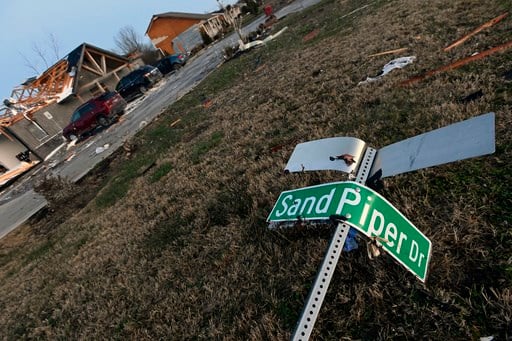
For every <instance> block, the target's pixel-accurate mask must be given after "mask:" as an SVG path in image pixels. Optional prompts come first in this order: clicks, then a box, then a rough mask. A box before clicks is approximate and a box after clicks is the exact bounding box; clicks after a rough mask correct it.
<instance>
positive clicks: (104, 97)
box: [98, 92, 116, 101]
mask: <svg viewBox="0 0 512 341" xmlns="http://www.w3.org/2000/svg"><path fill="white" fill-rule="evenodd" d="M115 95H116V93H115V92H105V93H103V94H101V95H99V96H98V99H99V100H101V101H104V100H107V99H110V98H112V97H114V96H115Z"/></svg>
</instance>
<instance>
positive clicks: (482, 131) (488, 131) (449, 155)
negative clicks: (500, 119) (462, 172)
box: [371, 112, 495, 178]
mask: <svg viewBox="0 0 512 341" xmlns="http://www.w3.org/2000/svg"><path fill="white" fill-rule="evenodd" d="M494 135H495V133H494V113H493V112H490V113H487V114H485V115H481V116H477V117H475V118H471V119H469V120H466V121H462V122H458V123H454V124H451V125H449V126H446V127H443V128H439V129H436V130H433V131H430V132H428V133H425V134H421V135H418V136H415V137H411V138H409V139H406V140H403V141H400V142H397V143H394V144H391V145H389V146H386V147H384V148H382V149H380V150H379V151H378V152H377V157H376V159H375V163H374V164H373V167H372V171H371V174H372V175H373V174H374V173H375V172H377V171H378V170H379V169H382V177H383V178H384V177H387V176H392V175H397V174H402V173H406V172H410V171H414V170H417V169H421V168H427V167H432V166H437V165H442V164H445V163H448V162H454V161H459V160H463V159H467V158H471V157H477V156H481V155H486V154H492V153H494V151H495V144H494V138H495V137H494Z"/></svg>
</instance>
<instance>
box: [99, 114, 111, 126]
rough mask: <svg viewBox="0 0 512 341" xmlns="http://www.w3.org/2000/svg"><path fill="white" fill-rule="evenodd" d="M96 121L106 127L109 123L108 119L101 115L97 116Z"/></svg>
mask: <svg viewBox="0 0 512 341" xmlns="http://www.w3.org/2000/svg"><path fill="white" fill-rule="evenodd" d="M96 121H98V124H99V125H100V126H102V127H108V125H109V124H110V121H109V120H108V119H107V118H106V117H105V116H103V115H100V116H98V118H97V119H96Z"/></svg>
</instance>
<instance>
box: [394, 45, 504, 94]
mask: <svg viewBox="0 0 512 341" xmlns="http://www.w3.org/2000/svg"><path fill="white" fill-rule="evenodd" d="M511 47H512V41H509V42H507V43H505V44H501V45H498V46H496V47H493V48H491V49H488V50H485V51H483V52H480V53H476V54H474V55H472V56H469V57H466V58H463V59H460V60H458V61H456V62H454V63H451V64H448V65H445V66H442V67H440V68H437V69H434V70H430V71H428V72H426V73H424V74H423V75H420V76H416V77H412V78H409V79H406V80H405V81H402V82H400V83H399V84H400V85H401V86H405V85H409V84H412V83H416V82H419V81H421V80H423V79H425V78H427V77H430V76H432V75H435V74H436V73H440V72H444V71H449V70H453V69H457V68H459V67H461V66H464V65H466V64H468V63H470V62H473V61H475V60H479V59H482V58H485V57H487V56H489V55H491V54H493V53H496V52H499V51H503V50H506V49H509V48H511Z"/></svg>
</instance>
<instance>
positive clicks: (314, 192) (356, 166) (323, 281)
mask: <svg viewBox="0 0 512 341" xmlns="http://www.w3.org/2000/svg"><path fill="white" fill-rule="evenodd" d="M494 134H495V132H494V113H492V112H491V113H487V114H484V115H481V116H477V117H474V118H471V119H468V120H466V121H462V122H458V123H455V124H452V125H449V126H446V127H443V128H439V129H436V130H433V131H430V132H428V133H424V134H421V135H418V136H415V137H411V138H409V139H406V140H403V141H400V142H397V143H394V144H391V145H389V146H386V147H383V148H381V149H380V150H376V149H373V148H371V147H369V146H367V145H366V143H365V142H364V141H362V140H359V139H357V138H353V137H334V138H328V139H322V140H316V141H310V142H305V143H301V144H299V145H297V146H296V147H295V149H294V151H293V153H292V155H291V156H290V159H289V160H288V163H287V165H286V167H285V171H287V172H305V171H319V170H336V171H340V172H344V173H348V174H350V175H351V176H354V174H355V182H352V181H347V182H335V183H330V184H323V185H318V186H312V187H306V188H301V189H296V190H291V191H286V192H283V193H282V194H281V195H280V196H279V198H278V200H277V202H276V204H275V206H274V208H273V210H272V212H271V213H270V215H269V217H268V221H269V222H271V225H270V226H274V224H275V223H279V222H285V221H296V220H297V219H304V220H323V219H329V218H330V217H331V215H336V216H343V218H344V219H346V221H338V224H337V227H336V230H335V231H334V234H333V237H332V239H331V242H330V243H329V247H328V249H327V252H326V255H325V257H324V260H323V261H322V264H321V266H320V269H319V271H318V274H317V277H316V279H315V283H314V285H313V288H312V289H311V291H310V293H309V296H308V299H307V301H306V304H305V306H304V309H303V311H302V314H301V318H300V320H299V321H298V323H297V327H296V329H295V331H294V333H293V335H292V340H308V339H309V336H310V335H311V332H312V330H313V327H314V324H315V321H316V318H317V316H318V314H319V311H320V307H321V305H322V303H323V300H324V298H325V295H326V292H327V288H328V287H329V283H330V281H331V279H332V276H333V273H334V270H335V269H336V264H337V262H338V260H339V257H340V254H341V250H342V248H343V244H344V243H345V240H346V238H347V235H348V232H349V229H350V227H354V228H356V229H357V230H358V231H360V232H361V233H363V234H364V235H366V236H367V237H370V238H375V239H376V242H377V243H379V244H380V245H381V246H382V247H383V248H384V250H386V251H387V252H388V253H389V254H390V255H391V256H392V257H393V258H395V259H396V260H397V261H398V262H399V263H401V264H402V265H403V266H405V267H406V268H407V269H408V270H409V271H411V272H412V273H414V274H415V275H416V276H417V277H418V278H419V279H420V280H421V281H425V279H426V275H427V269H428V264H429V261H430V253H431V243H430V241H429V240H428V238H426V237H425V236H424V235H423V233H421V232H420V231H419V230H418V229H417V228H416V227H414V225H413V224H412V223H411V222H410V221H409V220H408V219H407V218H406V217H404V216H403V215H402V214H401V213H400V212H399V211H398V210H397V209H396V208H395V207H393V205H391V204H390V203H389V202H388V201H387V200H386V199H384V198H383V197H382V196H380V195H379V194H378V193H377V192H375V191H374V190H372V189H370V188H368V187H366V186H364V185H365V184H368V185H369V186H373V185H375V184H376V183H378V180H380V178H384V177H387V176H392V175H397V174H401V173H405V172H410V171H413V170H418V169H422V168H427V167H432V166H436V165H441V164H445V163H449V162H454V161H458V160H463V159H467V158H470V157H476V156H481V155H486V154H491V153H494V150H495V142H494V141H495V137H494ZM270 226H269V227H270Z"/></svg>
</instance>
